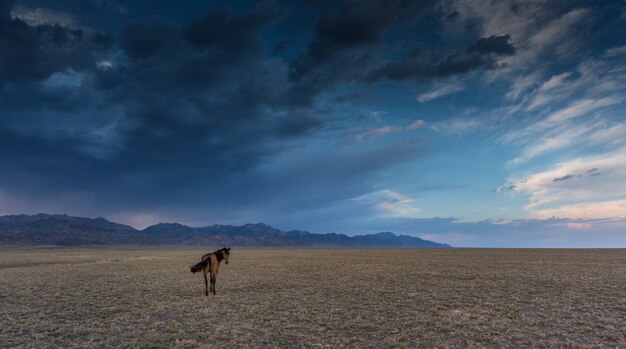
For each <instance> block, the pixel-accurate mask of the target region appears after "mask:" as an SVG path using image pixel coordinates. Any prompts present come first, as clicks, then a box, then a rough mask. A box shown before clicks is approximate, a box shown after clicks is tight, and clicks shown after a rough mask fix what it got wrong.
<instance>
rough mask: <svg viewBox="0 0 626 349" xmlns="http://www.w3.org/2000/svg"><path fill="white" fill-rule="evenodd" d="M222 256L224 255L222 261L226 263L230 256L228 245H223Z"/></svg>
mask: <svg viewBox="0 0 626 349" xmlns="http://www.w3.org/2000/svg"><path fill="white" fill-rule="evenodd" d="M222 256H224V262H225V263H226V264H228V257H230V247H229V248H226V247H224V248H223V249H222Z"/></svg>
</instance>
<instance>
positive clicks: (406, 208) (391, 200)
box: [351, 189, 421, 218]
mask: <svg viewBox="0 0 626 349" xmlns="http://www.w3.org/2000/svg"><path fill="white" fill-rule="evenodd" d="M351 200H354V201H357V202H365V203H368V204H371V205H372V206H373V207H374V208H375V209H376V210H377V211H378V212H379V213H380V214H381V215H382V216H383V217H409V218H410V217H417V216H419V213H420V212H421V210H420V209H419V208H417V207H414V206H413V202H414V201H415V200H414V199H412V198H410V197H409V196H406V195H402V194H400V193H397V192H394V191H391V190H389V189H384V190H380V191H376V192H373V193H368V194H365V195H362V196H359V197H357V198H354V199H351Z"/></svg>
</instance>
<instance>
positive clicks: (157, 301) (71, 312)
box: [0, 248, 626, 348]
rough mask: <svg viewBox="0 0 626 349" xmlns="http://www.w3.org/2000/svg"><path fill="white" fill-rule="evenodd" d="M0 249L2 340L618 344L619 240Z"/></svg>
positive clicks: (624, 260)
mask: <svg viewBox="0 0 626 349" xmlns="http://www.w3.org/2000/svg"><path fill="white" fill-rule="evenodd" d="M207 250H209V249H203V250H192V249H142V250H139V249H124V250H119V249H80V250H77V249H74V250H57V249H50V250H45V249H40V250H33V249H31V250H8V249H4V250H0V347H2V348H13V347H29V348H31V347H32V348H56V347H62V348H102V347H107V348H109V347H141V348H144V347H164V348H170V347H179V348H195V347H211V348H213V347H215V348H217V347H220V348H231V347H312V348H325V347H333V348H334V347H342V346H347V347H376V348H380V347H452V348H460V347H461V348H468V347H498V348H500V347H510V348H519V347H574V348H576V347H610V348H615V347H619V348H626V251H625V250H532V249H527V250H501V249H490V250H478V249H445V250H388V249H381V250H351V249H338V250H324V249H289V250H270V249H256V250H255V249H248V250H239V249H237V248H233V250H232V255H231V263H230V264H229V265H224V264H223V263H222V266H221V269H220V273H219V275H218V278H217V295H216V296H213V295H210V296H209V297H205V296H204V284H203V279H202V276H201V275H200V274H191V273H190V272H189V266H190V265H192V264H193V263H195V262H196V261H197V260H198V258H199V256H200V255H201V254H202V253H204V252H206V251H207Z"/></svg>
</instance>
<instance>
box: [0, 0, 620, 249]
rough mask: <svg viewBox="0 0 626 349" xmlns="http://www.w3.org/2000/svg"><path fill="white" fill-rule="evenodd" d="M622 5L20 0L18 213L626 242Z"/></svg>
mask: <svg viewBox="0 0 626 349" xmlns="http://www.w3.org/2000/svg"><path fill="white" fill-rule="evenodd" d="M624 32H626V4H625V3H624V2H622V1H604V2H594V1H568V2H563V1H532V0H529V1H512V0H506V1H499V2H495V3H493V2H491V1H470V0H467V1H465V0H450V1H444V0H441V1H400V0H398V1H341V2H335V1H306V2H305V1H303V2H292V1H285V2H280V1H274V2H261V3H258V4H250V3H247V2H234V3H233V2H230V3H229V4H225V3H222V2H214V3H209V2H205V1H191V0H190V1H182V2H153V1H128V2H126V1H115V0H109V1H82V0H81V1H78V0H77V1H72V0H61V1H55V2H49V1H37V0H23V1H6V0H0V169H1V170H0V215H1V214H18V213H29V214H31V213H39V212H46V213H67V214H71V215H79V216H89V217H97V216H103V217H105V218H108V219H111V220H114V221H118V222H121V223H127V224H130V225H133V226H135V227H138V228H143V227H145V226H147V225H150V224H154V223H157V222H165V221H176V222H181V223H186V224H190V225H196V226H198V225H208V224H215V223H222V224H223V223H228V224H243V223H247V222H265V223H267V224H271V225H274V226H277V227H279V228H282V229H303V230H310V231H312V232H319V233H326V232H333V231H334V232H339V233H347V234H361V233H372V232H380V231H392V232H396V233H403V234H410V235H414V236H420V237H424V238H428V239H431V240H434V241H439V242H447V243H450V244H452V245H455V246H539V247H558V246H561V247H586V246H589V247H626V234H625V233H623V232H624V231H626V229H625V228H626V155H625V154H626V144H625V142H626V141H625V140H626V137H625V136H626V114H625V111H626V108H625V106H626V104H625V102H626V94H625V92H626V39H625V38H624V36H623V35H616V33H624Z"/></svg>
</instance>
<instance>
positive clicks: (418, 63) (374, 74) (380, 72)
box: [365, 51, 495, 83]
mask: <svg viewBox="0 0 626 349" xmlns="http://www.w3.org/2000/svg"><path fill="white" fill-rule="evenodd" d="M494 64H495V62H494V61H493V60H492V59H489V58H485V57H484V56H482V55H465V54H463V53H459V52H453V53H449V54H445V55H441V54H430V53H427V52H423V51H420V52H417V53H416V54H414V55H412V56H411V57H409V58H406V59H403V60H400V61H395V62H390V63H387V64H385V65H384V66H382V67H381V68H378V69H375V70H372V71H370V72H369V73H368V74H367V76H366V77H365V81H367V82H369V83H372V82H378V81H380V80H384V79H386V80H396V81H402V80H408V79H414V80H417V81H421V82H430V81H432V80H434V79H437V78H445V77H448V76H455V75H463V74H467V73H469V72H471V71H474V70H477V69H481V68H491V67H493V66H494Z"/></svg>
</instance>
